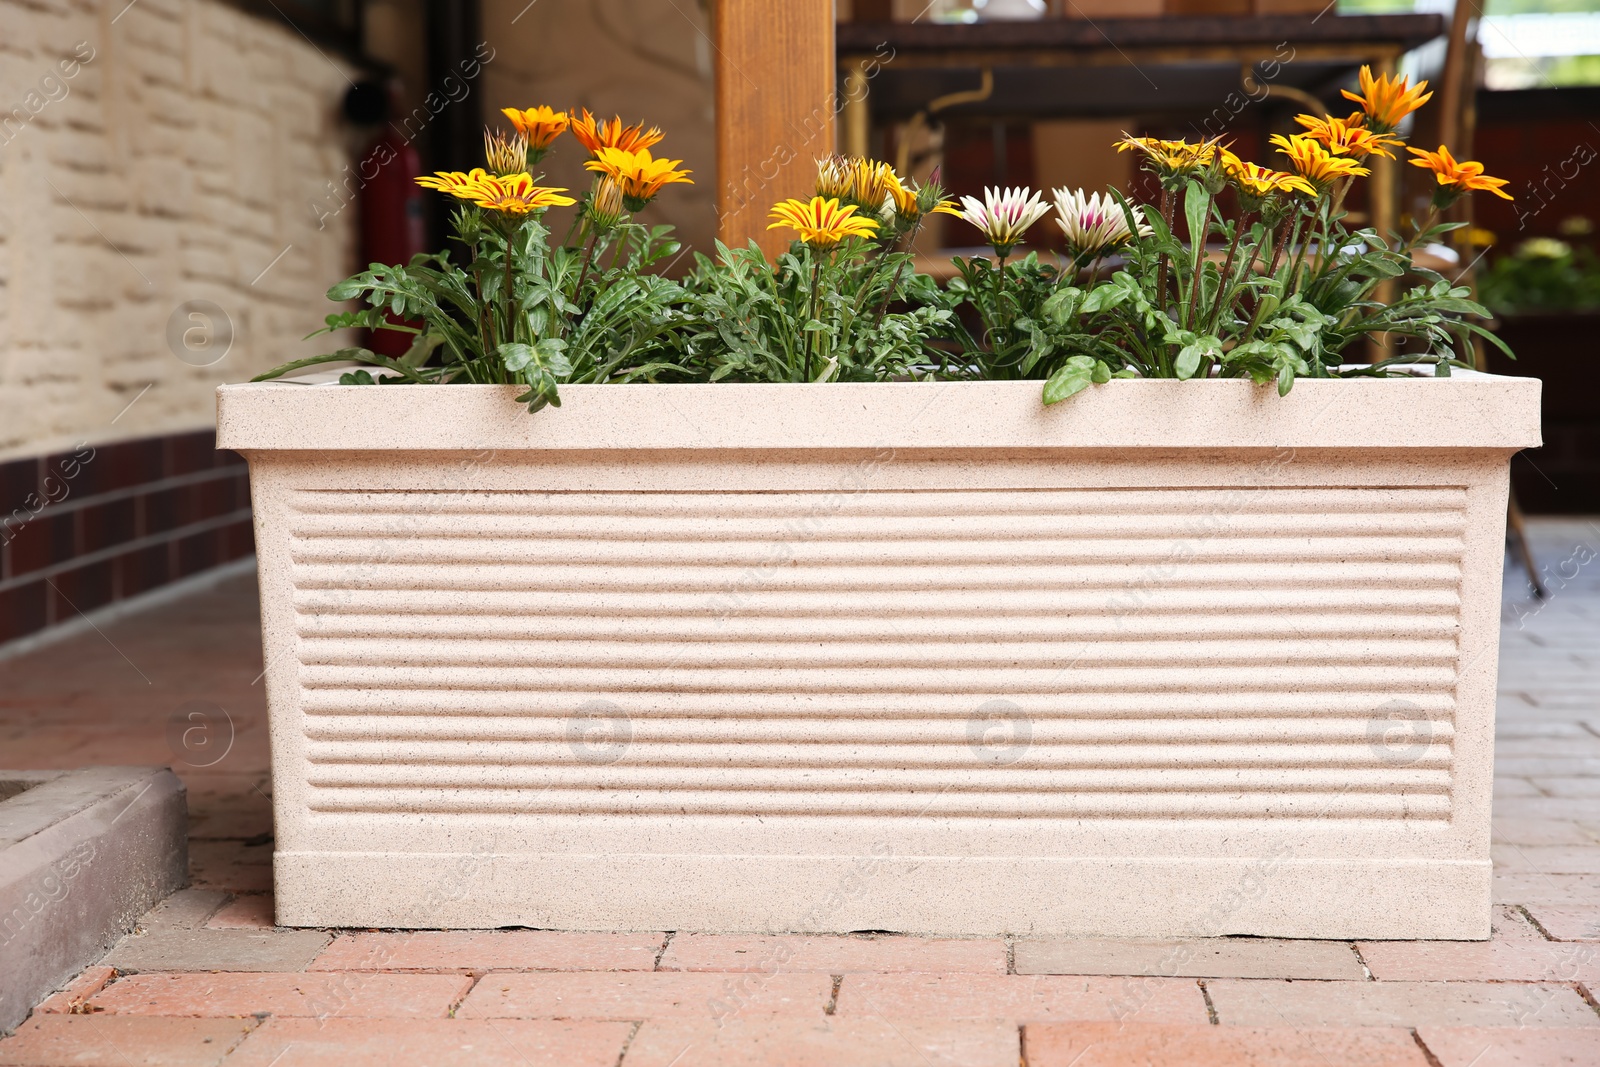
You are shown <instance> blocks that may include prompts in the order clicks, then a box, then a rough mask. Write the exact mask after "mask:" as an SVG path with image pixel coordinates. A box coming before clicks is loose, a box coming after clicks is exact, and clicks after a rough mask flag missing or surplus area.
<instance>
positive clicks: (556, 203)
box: [454, 173, 577, 215]
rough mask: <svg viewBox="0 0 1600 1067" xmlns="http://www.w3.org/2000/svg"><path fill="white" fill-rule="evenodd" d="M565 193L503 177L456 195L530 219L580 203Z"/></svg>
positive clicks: (513, 176)
mask: <svg viewBox="0 0 1600 1067" xmlns="http://www.w3.org/2000/svg"><path fill="white" fill-rule="evenodd" d="M564 192H566V190H565V189H553V188H549V187H547V186H543V185H535V184H534V183H533V177H532V176H531V175H529V174H527V173H523V174H506V175H502V176H500V177H495V176H494V175H492V174H491V175H486V176H485V177H484V178H482V179H481V180H480V181H478V182H477V183H476V184H474V185H472V186H470V187H468V188H467V189H465V190H461V191H458V192H455V193H454V195H455V196H458V197H460V198H461V199H462V200H471V201H472V202H473V203H474V204H477V205H478V206H479V207H482V208H488V209H489V210H490V211H498V212H500V213H501V214H503V215H529V214H532V213H533V212H535V211H544V210H545V209H546V208H551V207H566V206H568V205H570V204H576V203H577V201H576V200H574V199H573V198H572V197H570V196H562V195H561V194H562V193H564Z"/></svg>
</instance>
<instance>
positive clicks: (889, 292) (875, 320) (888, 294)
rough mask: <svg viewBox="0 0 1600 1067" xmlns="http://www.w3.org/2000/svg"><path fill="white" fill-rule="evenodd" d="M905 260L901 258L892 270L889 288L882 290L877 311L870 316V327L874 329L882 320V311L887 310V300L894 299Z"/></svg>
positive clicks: (904, 266)
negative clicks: (892, 275)
mask: <svg viewBox="0 0 1600 1067" xmlns="http://www.w3.org/2000/svg"><path fill="white" fill-rule="evenodd" d="M905 269H906V260H904V259H902V260H901V261H900V265H899V266H898V267H896V268H895V270H894V279H893V280H892V281H891V282H889V288H888V289H886V290H884V294H883V302H882V303H880V304H879V305H878V313H877V314H876V315H874V316H873V317H872V328H873V329H874V330H876V329H877V328H878V324H879V323H881V322H883V313H884V312H885V311H888V310H889V301H890V300H892V299H894V291H895V290H896V289H898V288H899V287H900V276H901V275H902V274H904V273H905Z"/></svg>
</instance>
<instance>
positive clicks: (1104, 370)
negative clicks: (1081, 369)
mask: <svg viewBox="0 0 1600 1067" xmlns="http://www.w3.org/2000/svg"><path fill="white" fill-rule="evenodd" d="M1090 377H1091V378H1092V379H1093V380H1094V384H1096V385H1104V384H1105V383H1106V382H1109V381H1110V380H1111V368H1110V367H1108V366H1106V365H1105V363H1104V362H1102V361H1101V360H1098V359H1097V360H1095V361H1094V373H1093V374H1092V375H1090Z"/></svg>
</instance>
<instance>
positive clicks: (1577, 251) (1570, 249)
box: [1479, 216, 1600, 515]
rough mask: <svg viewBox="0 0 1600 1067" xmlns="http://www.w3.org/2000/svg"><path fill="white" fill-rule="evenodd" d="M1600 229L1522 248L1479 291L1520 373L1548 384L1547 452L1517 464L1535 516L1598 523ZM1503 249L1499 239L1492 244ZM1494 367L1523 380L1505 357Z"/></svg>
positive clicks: (1574, 227)
mask: <svg viewBox="0 0 1600 1067" xmlns="http://www.w3.org/2000/svg"><path fill="white" fill-rule="evenodd" d="M1593 231H1594V226H1593V224H1592V223H1591V222H1590V221H1589V220H1588V219H1587V218H1583V217H1581V216H1577V217H1573V218H1568V219H1563V220H1562V222H1561V225H1560V233H1561V236H1560V237H1559V238H1558V237H1536V238H1532V239H1530V240H1527V241H1523V242H1521V243H1520V244H1519V245H1517V246H1516V248H1515V250H1514V251H1513V252H1512V253H1511V254H1510V255H1502V256H1500V257H1498V258H1496V259H1495V260H1493V261H1492V262H1491V263H1490V265H1489V267H1488V269H1487V270H1485V271H1483V273H1482V275H1481V277H1480V281H1479V292H1480V293H1481V294H1482V297H1483V302H1484V303H1485V304H1487V305H1488V307H1489V308H1490V310H1492V311H1493V312H1494V315H1495V319H1496V324H1495V332H1496V334H1497V335H1498V336H1499V337H1500V339H1501V340H1502V341H1504V342H1505V343H1506V345H1507V346H1508V347H1509V348H1512V349H1515V350H1516V351H1517V352H1519V353H1521V359H1520V360H1519V362H1518V363H1517V364H1516V369H1515V373H1518V374H1524V375H1527V376H1528V377H1530V378H1538V379H1539V380H1540V381H1541V382H1543V383H1544V390H1543V401H1542V411H1541V416H1542V422H1543V426H1544V436H1545V440H1546V442H1547V447H1544V448H1540V449H1536V450H1534V451H1532V452H1531V453H1530V454H1529V455H1527V456H1525V457H1518V458H1517V459H1516V460H1515V461H1513V463H1512V467H1511V480H1512V484H1513V486H1514V487H1515V489H1516V493H1517V499H1518V500H1519V501H1520V502H1521V503H1522V505H1523V507H1525V508H1527V509H1528V510H1530V511H1539V512H1560V513H1565V514H1569V515H1572V514H1577V515H1589V514H1593V513H1594V512H1596V511H1600V390H1597V389H1596V388H1595V385H1594V380H1593V375H1592V374H1591V370H1592V368H1593V365H1594V357H1593V355H1592V354H1591V353H1590V350H1589V346H1590V340H1591V338H1593V337H1594V335H1595V332H1596V330H1600V259H1597V258H1596V256H1595V252H1594V247H1593V245H1592V244H1591V243H1590V242H1591V240H1592V234H1593ZM1484 236H1485V239H1486V241H1487V242H1489V243H1492V242H1493V235H1492V234H1487V235H1484ZM1487 355H1488V367H1489V369H1490V370H1491V371H1494V372H1495V373H1499V374H1509V373H1513V371H1512V365H1511V363H1510V362H1509V361H1508V360H1507V358H1506V356H1505V355H1504V353H1502V352H1499V351H1490V352H1488V353H1487Z"/></svg>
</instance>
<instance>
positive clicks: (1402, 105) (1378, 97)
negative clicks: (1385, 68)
mask: <svg viewBox="0 0 1600 1067" xmlns="http://www.w3.org/2000/svg"><path fill="white" fill-rule="evenodd" d="M1360 77H1361V92H1359V93H1352V92H1351V91H1350V90H1349V89H1341V90H1339V91H1340V92H1341V93H1343V94H1344V98H1345V99H1346V100H1354V101H1355V102H1356V103H1358V104H1360V105H1361V110H1362V111H1365V112H1366V113H1367V125H1368V126H1369V127H1371V128H1372V130H1373V132H1375V133H1391V132H1393V131H1394V128H1395V127H1396V126H1399V125H1400V120H1402V119H1404V118H1405V117H1406V116H1407V115H1409V114H1411V113H1412V112H1413V111H1415V110H1417V108H1419V107H1421V106H1422V105H1423V104H1426V103H1427V102H1428V100H1429V99H1431V98H1432V96H1433V94H1432V93H1425V92H1423V91H1422V90H1424V89H1426V88H1427V87H1428V83H1427V82H1425V81H1422V82H1418V83H1417V84H1416V85H1415V86H1412V84H1411V79H1410V78H1403V77H1398V76H1396V75H1392V74H1385V75H1383V76H1381V77H1377V78H1374V77H1373V76H1372V68H1371V67H1366V66H1364V67H1362V68H1361V75H1360Z"/></svg>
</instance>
